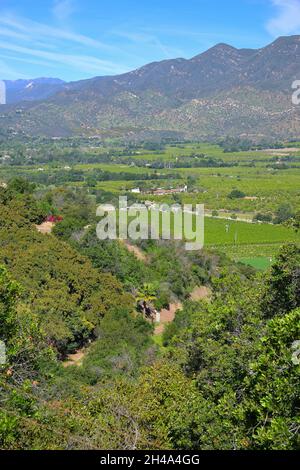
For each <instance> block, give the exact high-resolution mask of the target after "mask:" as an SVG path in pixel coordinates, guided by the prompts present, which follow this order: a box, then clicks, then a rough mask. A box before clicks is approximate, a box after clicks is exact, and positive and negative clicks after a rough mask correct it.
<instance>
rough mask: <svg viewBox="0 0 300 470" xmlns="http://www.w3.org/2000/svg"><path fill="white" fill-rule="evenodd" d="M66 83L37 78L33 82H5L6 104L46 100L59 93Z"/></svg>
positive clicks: (53, 79)
mask: <svg viewBox="0 0 300 470" xmlns="http://www.w3.org/2000/svg"><path fill="white" fill-rule="evenodd" d="M64 83H65V82H64V81H63V80H60V79H59V78H36V79H33V80H5V84H6V102H7V103H8V104H11V103H18V102H19V101H35V100H44V99H47V98H48V97H49V96H51V95H54V94H55V93H57V92H58V91H59V89H60V88H61V87H62V85H63V84H64Z"/></svg>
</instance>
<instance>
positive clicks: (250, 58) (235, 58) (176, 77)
mask: <svg viewBox="0 0 300 470" xmlns="http://www.w3.org/2000/svg"><path fill="white" fill-rule="evenodd" d="M294 80H300V36H289V37H280V38H278V39H277V40H276V41H274V42H273V43H272V44H270V45H268V46H266V47H263V48H261V49H236V48H234V47H232V46H229V45H227V44H218V45H216V46H214V47H212V48H211V49H209V50H208V51H206V52H204V53H202V54H199V55H197V56H195V57H193V58H192V59H182V58H179V59H174V60H164V61H161V62H154V63H151V64H148V65H145V66H143V67H141V68H139V69H137V70H134V71H132V72H129V73H125V74H122V75H118V76H106V77H96V78H92V79H88V80H81V81H78V82H71V83H65V82H63V81H61V80H58V79H37V80H30V81H23V80H17V81H15V82H6V85H7V103H8V104H7V105H5V106H1V109H0V131H1V132H2V133H13V134H25V135H44V136H50V137H64V136H73V135H83V136H101V137H114V136H115V137H124V138H132V139H135V138H136V139H151V138H160V137H174V138H188V139H206V138H216V137H221V136H240V137H247V138H253V139H263V138H267V139H279V138H285V139H293V138H300V106H295V105H293V103H292V92H293V91H292V83H293V81H294Z"/></svg>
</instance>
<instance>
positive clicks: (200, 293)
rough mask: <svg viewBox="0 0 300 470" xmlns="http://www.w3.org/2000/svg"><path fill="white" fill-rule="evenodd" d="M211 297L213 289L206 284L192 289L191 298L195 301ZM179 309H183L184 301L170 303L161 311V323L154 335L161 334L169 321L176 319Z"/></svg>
mask: <svg viewBox="0 0 300 470" xmlns="http://www.w3.org/2000/svg"><path fill="white" fill-rule="evenodd" d="M210 297H211V290H210V289H209V288H208V287H206V286H198V287H195V289H194V290H193V291H192V293H191V295H190V299H191V300H192V301H193V302H198V301H199V300H205V299H209V298H210ZM177 310H182V303H181V302H177V303H173V304H170V307H169V309H163V310H161V311H160V323H159V324H158V325H157V326H156V327H155V330H154V335H155V336H157V335H160V334H162V333H163V332H164V330H165V327H166V325H167V324H168V323H172V321H174V318H175V315H176V312H177Z"/></svg>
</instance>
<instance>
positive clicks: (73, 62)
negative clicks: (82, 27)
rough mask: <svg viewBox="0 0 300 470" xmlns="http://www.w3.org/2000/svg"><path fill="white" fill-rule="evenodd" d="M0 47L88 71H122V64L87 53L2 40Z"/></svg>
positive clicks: (113, 72) (114, 72)
mask: <svg viewBox="0 0 300 470" xmlns="http://www.w3.org/2000/svg"><path fill="white" fill-rule="evenodd" d="M0 48H2V49H4V50H8V51H12V52H17V53H20V54H24V55H29V56H32V57H38V58H41V59H46V60H50V61H52V62H57V63H60V64H63V65H69V66H71V67H74V68H76V69H77V70H81V71H82V72H86V73H112V74H117V73H121V72H122V70H120V66H119V65H116V64H114V63H113V62H110V61H106V60H101V59H97V58H96V57H92V56H87V55H73V54H62V53H57V52H49V51H43V50H39V49H32V48H28V47H24V46H19V45H16V44H11V43H9V42H5V41H0Z"/></svg>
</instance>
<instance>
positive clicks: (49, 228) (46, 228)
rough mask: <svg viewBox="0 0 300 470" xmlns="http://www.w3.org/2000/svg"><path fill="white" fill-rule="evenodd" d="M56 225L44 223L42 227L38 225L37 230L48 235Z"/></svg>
mask: <svg viewBox="0 0 300 470" xmlns="http://www.w3.org/2000/svg"><path fill="white" fill-rule="evenodd" d="M54 225H55V223H54V222H43V223H42V224H41V225H36V229H37V231H38V232H40V233H42V234H43V235H47V234H49V233H51V232H52V230H53V227H54Z"/></svg>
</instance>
